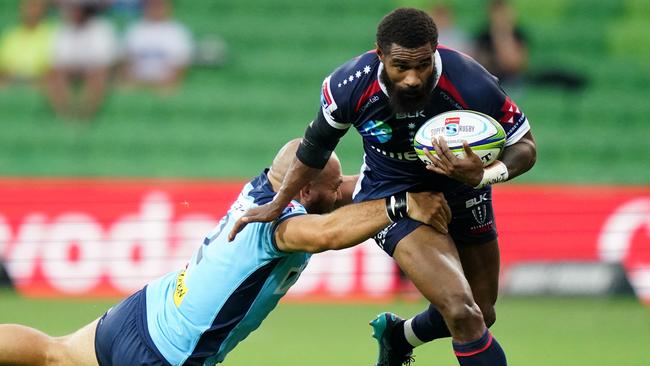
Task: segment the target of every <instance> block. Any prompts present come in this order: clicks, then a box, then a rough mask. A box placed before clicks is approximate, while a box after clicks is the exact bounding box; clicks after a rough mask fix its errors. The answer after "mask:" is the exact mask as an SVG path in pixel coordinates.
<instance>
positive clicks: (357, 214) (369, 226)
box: [315, 199, 391, 252]
mask: <svg viewBox="0 0 650 366" xmlns="http://www.w3.org/2000/svg"><path fill="white" fill-rule="evenodd" d="M323 219H324V220H323V221H322V222H321V225H319V229H318V230H319V231H320V235H319V237H320V238H319V245H318V247H317V248H316V249H317V250H315V251H316V252H321V251H325V250H338V249H344V248H348V247H351V246H354V245H356V244H359V243H361V242H363V241H364V240H367V239H368V238H370V237H372V236H373V235H375V234H376V233H378V232H379V231H380V230H381V229H383V228H384V227H386V226H388V225H389V224H390V223H391V221H390V219H389V218H388V215H387V214H386V201H385V200H383V199H380V200H374V201H368V202H361V203H356V204H352V205H348V206H345V207H341V208H339V209H337V210H336V211H334V212H332V213H330V214H328V215H325V216H324V217H323Z"/></svg>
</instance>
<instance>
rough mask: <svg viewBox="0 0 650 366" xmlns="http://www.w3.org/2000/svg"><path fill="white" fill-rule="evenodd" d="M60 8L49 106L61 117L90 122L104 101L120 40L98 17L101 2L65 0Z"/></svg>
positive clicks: (96, 0) (112, 28) (54, 46)
mask: <svg viewBox="0 0 650 366" xmlns="http://www.w3.org/2000/svg"><path fill="white" fill-rule="evenodd" d="M61 7H62V12H63V24H62V25H61V26H60V28H59V29H58V30H57V31H56V33H55V35H54V45H53V60H52V62H53V72H52V77H51V78H50V88H49V91H50V102H51V104H52V107H53V108H54V110H55V111H56V113H57V114H58V115H59V116H63V117H73V118H82V119H88V118H91V117H93V116H94V115H95V113H96V112H97V110H98V109H99V108H100V107H101V105H102V102H103V100H104V96H105V94H106V88H107V85H108V81H109V73H110V68H111V66H112V65H113V64H114V62H115V59H116V55H117V37H116V35H115V30H114V27H113V25H112V24H111V23H110V22H108V21H107V20H104V19H102V18H101V17H100V16H99V15H100V13H101V10H102V3H101V2H100V1H99V0H65V1H63V2H62V3H61ZM76 84H79V92H78V96H75V94H77V93H75V90H74V89H75V85H76Z"/></svg>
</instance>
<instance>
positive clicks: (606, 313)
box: [0, 292, 650, 366]
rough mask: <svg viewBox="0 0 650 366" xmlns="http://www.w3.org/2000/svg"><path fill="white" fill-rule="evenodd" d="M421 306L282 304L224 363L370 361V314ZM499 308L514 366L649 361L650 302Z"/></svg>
mask: <svg viewBox="0 0 650 366" xmlns="http://www.w3.org/2000/svg"><path fill="white" fill-rule="evenodd" d="M114 302H115V301H89V300H26V299H22V298H20V297H18V296H16V295H14V294H13V293H10V292H0V309H1V310H2V311H0V323H8V322H12V323H23V324H28V325H31V326H34V327H38V328H40V329H41V330H44V331H46V332H49V333H51V334H54V335H62V334H66V333H67V332H70V331H72V330H74V329H76V328H77V327H79V326H81V325H83V324H85V323H87V322H89V321H91V320H92V319H94V318H95V317H96V316H98V315H100V314H101V313H103V312H104V311H105V310H106V309H107V308H108V307H110V306H111V305H112V304H113V303H114ZM423 308H424V303H421V302H393V303H381V304H368V303H366V304H347V305H346V304H296V303H282V304H280V305H279V306H278V308H277V309H276V310H275V311H274V312H272V313H271V315H270V316H269V318H268V319H267V320H266V321H265V322H264V323H263V324H262V326H261V327H260V329H258V330H257V331H256V332H254V333H253V334H252V335H251V336H250V337H249V338H248V339H246V340H245V341H244V342H243V343H241V344H240V345H239V346H238V347H237V348H236V349H235V350H234V351H233V352H232V353H231V354H230V355H229V356H228V358H227V359H226V362H225V363H224V365H232V366H255V365H264V366H291V365H309V366H331V365H342V366H348V365H350V366H361V365H368V366H370V365H373V364H374V363H373V362H374V360H375V355H376V345H375V342H374V340H373V339H371V338H370V327H369V326H368V324H367V323H368V321H369V320H370V319H371V318H372V317H373V316H375V315H376V314H377V313H379V312H382V311H385V310H389V309H390V310H392V311H396V312H398V313H399V314H401V315H403V316H410V315H413V314H415V313H417V312H419V311H420V310H421V309H423ZM497 313H498V321H497V324H496V325H495V326H494V327H493V329H492V330H493V332H494V334H495V336H496V337H497V339H498V340H499V342H500V343H501V344H502V346H503V347H504V349H505V350H506V352H507V355H508V360H509V364H510V365H520V366H542V365H543V366H548V365H556V366H565V365H566V366H580V365H590V366H596V365H598V366H600V365H602V366H648V365H650V355H649V351H650V308H647V307H645V306H643V305H641V304H639V303H638V302H637V301H636V300H635V299H633V298H609V299H605V298H602V299H560V298H504V299H501V300H500V301H499V303H498V307H497ZM416 365H422V366H424V365H436V366H438V365H457V363H456V361H455V359H454V358H453V356H452V353H451V350H450V341H449V340H438V341H436V342H433V343H430V344H427V345H425V346H422V347H421V348H418V349H417V350H416Z"/></svg>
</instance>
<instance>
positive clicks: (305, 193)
mask: <svg viewBox="0 0 650 366" xmlns="http://www.w3.org/2000/svg"><path fill="white" fill-rule="evenodd" d="M311 193H312V184H311V182H309V183H307V185H306V186H304V187H302V189H300V202H301V203H306V202H309V200H310V199H311Z"/></svg>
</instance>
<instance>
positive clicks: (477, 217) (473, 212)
mask: <svg viewBox="0 0 650 366" xmlns="http://www.w3.org/2000/svg"><path fill="white" fill-rule="evenodd" d="M444 194H445V199H447V203H448V204H449V208H450V209H451V213H452V219H451V223H450V224H449V234H450V235H451V237H452V239H453V240H454V243H456V245H480V244H485V243H487V242H490V241H492V240H494V239H496V238H497V229H496V224H495V222H494V212H493V210H492V188H491V187H490V186H487V187H484V188H481V189H473V188H471V187H468V186H460V187H457V188H454V189H452V190H450V191H448V192H445V193H444ZM420 225H424V224H422V223H421V222H419V221H415V220H412V219H410V218H404V219H400V220H398V221H397V222H395V223H393V224H391V225H389V226H388V227H386V228H385V229H384V230H382V231H380V232H379V233H377V235H375V236H374V239H375V242H376V243H377V245H379V246H380V247H381V248H382V249H383V250H384V251H385V252H386V253H388V255H390V256H391V257H392V256H393V253H394V252H395V247H397V244H398V243H399V242H400V240H402V239H403V238H404V237H406V236H407V235H408V234H410V233H411V232H413V230H415V229H417V228H418V227H419V226H420Z"/></svg>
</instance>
